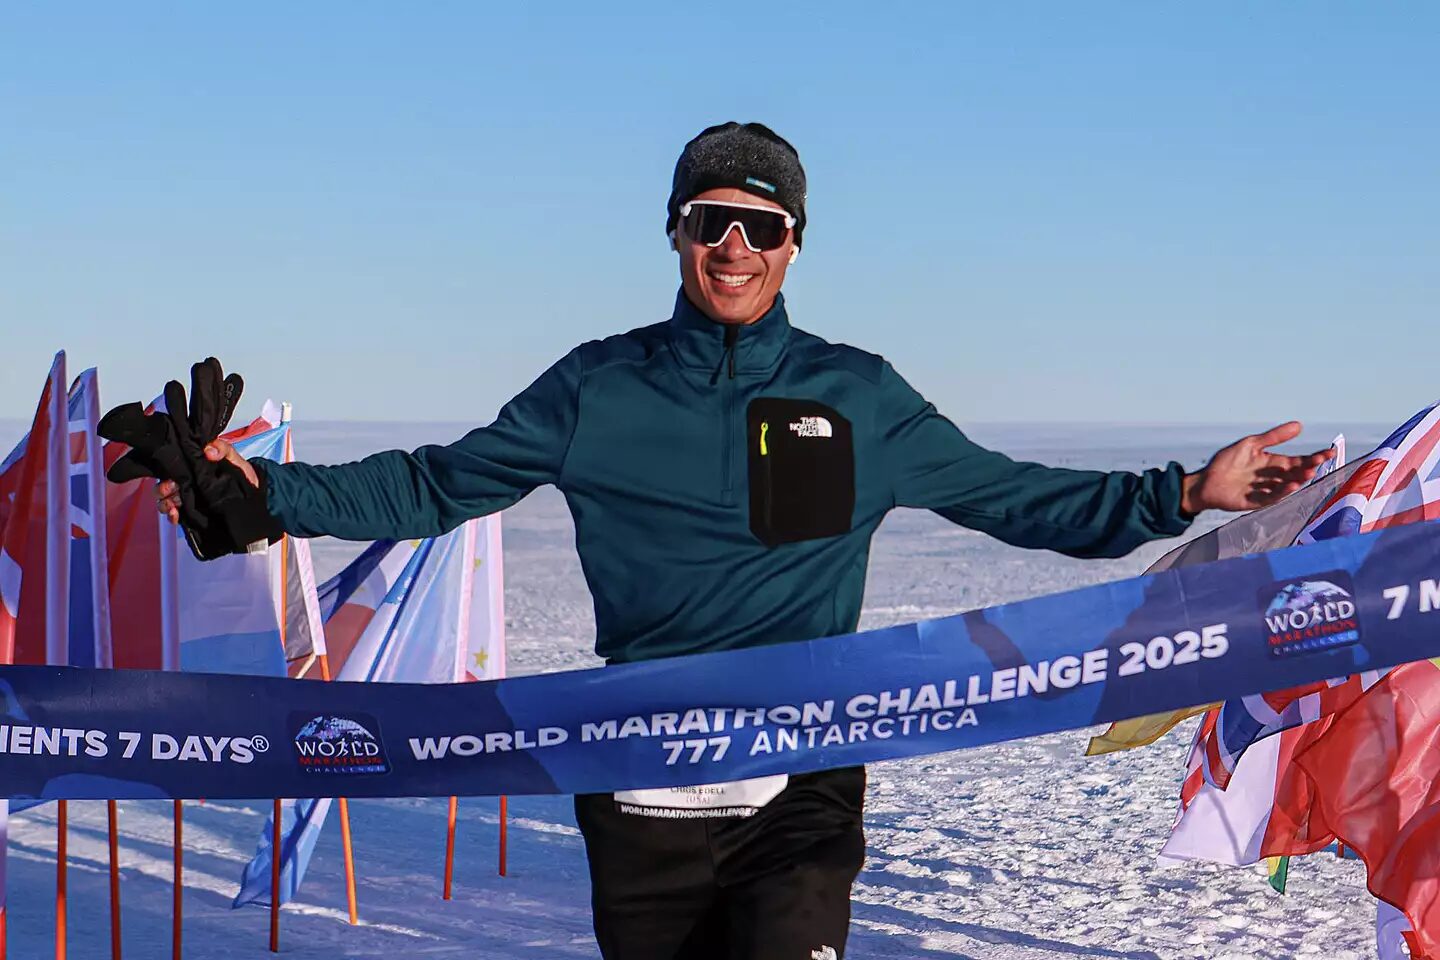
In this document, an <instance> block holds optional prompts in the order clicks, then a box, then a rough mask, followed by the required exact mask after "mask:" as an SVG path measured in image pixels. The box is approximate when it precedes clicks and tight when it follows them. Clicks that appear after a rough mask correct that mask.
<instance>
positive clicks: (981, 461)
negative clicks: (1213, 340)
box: [880, 364, 1325, 557]
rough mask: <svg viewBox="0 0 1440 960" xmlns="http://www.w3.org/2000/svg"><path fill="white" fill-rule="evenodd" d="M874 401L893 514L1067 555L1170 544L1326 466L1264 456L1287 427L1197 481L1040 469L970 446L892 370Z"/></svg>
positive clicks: (1231, 451) (1294, 428) (1165, 471)
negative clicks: (1218, 514) (1167, 540)
mask: <svg viewBox="0 0 1440 960" xmlns="http://www.w3.org/2000/svg"><path fill="white" fill-rule="evenodd" d="M881 398H882V399H881V404H880V416H881V417H882V423H881V428H882V431H883V432H882V436H883V443H884V447H885V452H886V461H887V467H888V472H889V475H890V480H891V489H892V492H893V496H894V502H895V504H896V505H897V506H908V507H922V508H928V509H931V510H934V511H935V512H936V513H939V514H940V515H941V516H943V517H945V518H946V519H948V520H951V521H954V522H955V523H959V524H962V525H963V526H966V527H970V528H972V529H975V530H980V531H982V532H984V533H988V534H990V535H991V536H994V537H996V538H997V539H1000V540H1003V541H1005V542H1006V543H1010V544H1014V545H1015V546H1020V547H1032V548H1042V549H1048V550H1055V551H1057V552H1060V553H1064V554H1068V555H1070V556H1075V557H1118V556H1123V555H1125V554H1127V553H1129V552H1130V551H1131V550H1133V549H1135V548H1136V547H1137V546H1139V545H1140V544H1142V543H1145V542H1146V541H1148V540H1153V539H1157V538H1160V537H1173V536H1178V535H1179V534H1181V533H1183V532H1184V531H1185V529H1186V527H1188V526H1189V524H1190V521H1191V520H1192V519H1193V518H1194V516H1195V514H1197V513H1199V512H1200V511H1201V510H1204V509H1209V508H1219V509H1228V510H1236V509H1251V508H1253V507H1256V506H1263V505H1264V504H1265V503H1267V502H1272V501H1273V500H1277V499H1279V498H1280V497H1281V496H1284V495H1285V494H1287V493H1289V492H1290V491H1292V490H1294V489H1295V488H1296V487H1298V486H1299V485H1300V484H1301V483H1303V482H1304V481H1305V480H1306V479H1308V478H1309V476H1310V475H1312V474H1313V473H1314V469H1315V466H1317V465H1318V464H1319V463H1320V462H1322V461H1323V460H1324V459H1325V454H1324V453H1318V454H1312V455H1310V456H1309V457H1300V458H1297V457H1280V456H1278V455H1276V454H1270V453H1267V452H1265V450H1264V447H1265V446H1268V445H1269V444H1271V443H1278V442H1282V441H1284V440H1287V439H1290V438H1291V437H1293V436H1295V435H1296V434H1298V432H1299V425H1298V424H1287V425H1285V426H1284V427H1277V428H1276V430H1273V431H1270V432H1269V433H1267V434H1262V435H1259V436H1257V437H1247V438H1245V439H1243V440H1241V441H1239V442H1237V443H1236V444H1233V445H1232V446H1230V447H1227V448H1226V449H1225V450H1222V451H1220V453H1218V454H1216V455H1215V457H1214V458H1212V461H1211V464H1210V466H1208V467H1207V468H1206V469H1205V470H1202V471H1200V472H1199V473H1196V474H1188V475H1187V474H1186V473H1185V471H1184V470H1183V469H1182V468H1181V466H1180V465H1179V464H1178V463H1171V464H1169V465H1168V466H1166V467H1164V468H1159V469H1152V470H1147V471H1145V472H1144V473H1139V474H1136V473H1126V472H1120V471H1116V472H1101V471H1095V470H1069V469H1062V468H1056V467H1046V466H1042V465H1040V464H1036V463H1022V462H1017V461H1015V460H1012V459H1010V458H1009V457H1007V456H1005V455H1004V454H1001V453H997V452H995V451H993V450H987V449H985V448H983V447H981V446H979V445H978V444H976V443H974V442H973V441H972V440H970V438H968V437H966V436H965V434H964V433H962V432H961V431H960V430H959V429H958V428H957V427H956V426H955V425H954V424H953V423H951V422H950V421H949V420H947V419H946V418H945V417H943V416H941V415H940V414H939V413H938V412H937V411H936V410H935V407H934V406H933V405H932V404H930V403H928V402H927V401H926V400H925V399H924V398H923V397H921V396H920V394H918V393H916V392H915V390H914V389H913V388H912V387H911V386H910V385H909V384H908V383H906V382H905V381H904V379H902V378H901V377H900V375H899V374H898V373H896V372H895V371H894V369H893V368H891V367H890V366H889V364H886V365H885V367H884V370H883V373H882V380H881Z"/></svg>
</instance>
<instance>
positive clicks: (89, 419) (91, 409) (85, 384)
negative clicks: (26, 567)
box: [67, 368, 114, 667]
mask: <svg viewBox="0 0 1440 960" xmlns="http://www.w3.org/2000/svg"><path fill="white" fill-rule="evenodd" d="M67 407H68V410H67V412H68V414H69V434H70V642H69V665H70V666H72V667H111V666H114V663H113V656H112V653H111V645H110V582H109V580H110V576H109V558H108V555H107V551H106V530H105V469H104V461H103V454H102V446H101V441H100V437H99V435H98V434H97V433H96V432H95V431H96V427H97V426H98V424H99V422H100V387H99V380H98V377H97V375H96V373H95V370H94V369H93V368H92V369H90V370H86V371H85V372H84V373H82V374H80V376H78V377H76V378H75V382H74V384H72V385H71V387H70V396H69V400H68V404H67Z"/></svg>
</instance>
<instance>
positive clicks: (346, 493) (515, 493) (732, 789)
mask: <svg viewBox="0 0 1440 960" xmlns="http://www.w3.org/2000/svg"><path fill="white" fill-rule="evenodd" d="M667 212H668V216H667V221H666V230H667V232H668V233H669V235H670V237H671V242H672V245H673V247H674V249H675V251H676V252H677V254H678V257H679V261H680V277H681V291H680V293H679V295H678V296H677V297H676V301H675V310H674V314H673V316H672V317H671V318H670V319H669V320H667V321H665V322H663V323H659V324H655V325H653V326H648V327H642V328H640V329H638V330H633V331H631V332H629V333H625V334H620V335H618V336H612V337H609V338H607V339H605V340H601V341H595V342H590V343H586V344H582V345H581V346H579V347H577V348H576V349H574V350H572V351H571V352H570V353H569V354H568V355H567V356H565V357H564V358H563V359H561V360H560V361H559V362H558V363H556V364H555V365H554V366H553V367H551V368H550V369H549V370H547V371H546V372H545V373H544V374H542V375H541V376H540V378H539V379H538V380H536V381H535V383H533V384H532V385H531V386H530V387H529V388H527V389H526V390H525V391H524V392H523V393H521V394H520V395H519V396H517V397H515V398H514V399H513V400H512V401H510V403H508V404H507V405H506V406H505V408H504V409H503V410H502V411H501V413H500V415H499V417H498V419H497V420H496V421H495V422H494V423H493V424H491V425H490V426H488V427H483V428H480V429H477V430H474V431H472V432H471V433H469V434H468V435H466V436H465V437H464V438H462V439H461V440H459V441H457V442H456V443H454V444H451V445H450V446H444V447H441V446H429V447H422V448H421V449H419V450H416V451H415V452H413V453H405V452H401V451H391V452H386V453H379V454H375V455H374V456H371V457H368V458H367V459H365V460H363V461H360V462H358V463H353V464H347V465H344V466H337V467H320V466H312V465H308V464H299V463H296V464H285V465H281V464H277V463H270V462H267V461H263V460H257V461H254V462H252V463H247V462H245V461H244V460H243V459H241V458H240V457H239V456H238V455H237V454H236V453H235V452H234V450H233V449H232V448H230V447H229V446H228V445H226V444H224V443H221V442H215V443H212V444H210V445H209V446H208V447H207V448H206V450H205V453H204V456H205V457H208V458H209V461H210V462H209V463H208V469H211V470H215V471H221V472H220V473H217V474H215V475H214V476H211V479H210V481H209V482H210V483H211V485H212V487H215V485H217V484H218V485H220V486H223V485H224V483H226V482H229V483H232V484H237V485H238V486H237V487H233V488H231V489H232V492H233V490H234V489H238V490H239V491H240V492H239V494H237V495H236V496H238V497H240V499H243V500H246V501H247V502H248V504H249V509H250V510H251V516H250V519H249V522H248V526H247V524H246V523H245V522H241V523H239V524H238V525H236V529H237V530H242V529H243V530H246V531H249V532H245V533H236V534H234V535H233V536H232V537H231V541H232V542H230V543H229V544H228V546H227V549H238V548H240V547H241V546H242V545H243V543H245V542H246V539H247V538H248V537H249V536H250V535H251V533H252V532H254V531H257V530H261V531H268V535H271V536H273V535H276V534H277V533H278V532H279V531H280V530H282V529H283V530H284V531H287V532H289V533H291V534H294V535H297V536H304V537H313V536H321V535H330V536H337V537H343V538H346V539H356V540H368V539H374V538H380V537H391V538H413V537H426V536H434V535H438V534H440V533H443V532H444V531H446V530H449V529H452V528H454V527H455V526H457V525H458V524H460V523H461V522H463V521H464V520H466V519H468V518H471V517H476V516H481V515H484V514H488V513H491V512H494V511H496V510H501V509H504V508H505V507H508V506H510V505H511V504H513V503H515V502H516V501H517V500H519V499H520V498H521V497H523V496H525V495H526V494H527V493H529V492H530V491H531V490H533V489H534V488H535V487H537V486H539V485H541V484H545V483H549V484H554V485H555V486H557V487H558V488H559V489H560V490H561V491H562V492H563V493H564V494H565V497H566V499H567V501H568V503H569V505H570V509H571V512H572V514H573V516H574V520H575V543H576V548H577V550H578V552H579V554H580V559H581V562H582V566H583V568H584V572H585V577H586V580H587V582H588V584H589V587H590V590H591V593H592V594H593V596H594V601H595V621H596V634H597V636H596V651H597V653H599V654H600V655H601V656H603V657H605V658H606V659H607V660H608V661H610V662H612V663H615V662H625V661H631V660H640V659H645V658H651V657H666V656H674V655H677V654H688V653H699V652H703V651H712V650H725V649H732V648H737V647H748V646H755V645H760V644H768V643H783V642H787V641H794V640H805V639H810V638H813V637H823V636H830V635H836V634H843V633H847V632H851V631H853V630H854V629H855V628H856V625H857V622H858V620H859V616H860V604H861V596H862V591H863V588H864V583H865V571H866V562H867V558H868V550H869V544H870V538H871V535H872V534H873V533H874V532H875V529H876V527H877V526H879V524H880V521H881V520H882V519H883V518H884V516H885V514H886V513H887V512H888V511H889V510H890V509H891V508H892V507H896V506H910V507H926V508H929V509H932V510H935V511H936V512H938V513H940V514H941V515H942V516H944V517H946V518H948V519H950V520H952V521H954V522H956V523H960V524H964V525H965V526H968V527H971V528H974V529H977V530H981V531H984V532H986V533H989V534H991V535H993V536H995V537H997V538H999V539H1001V540H1004V541H1006V542H1008V543H1012V544H1016V545H1019V546H1023V547H1035V548H1046V549H1050V550H1057V551H1060V552H1063V553H1066V554H1070V555H1072V556H1078V557H1113V556H1120V555H1122V554H1125V553H1128V552H1129V551H1130V550H1132V549H1133V548H1134V547H1136V546H1137V545H1139V544H1141V543H1143V542H1145V541H1147V540H1151V539H1154V538H1157V537H1171V536H1175V535H1177V534H1179V533H1181V532H1183V531H1184V530H1185V529H1186V527H1187V526H1188V524H1189V523H1190V520H1191V519H1192V518H1193V517H1194V515H1195V514H1197V513H1199V512H1200V511H1201V510H1204V509H1207V508H1219V509H1224V510H1242V509H1249V508H1252V507H1256V506H1260V505H1263V504H1266V503H1269V502H1272V501H1274V500H1277V499H1279V498H1280V497H1281V496H1284V495H1285V494H1287V493H1289V492H1290V491H1292V490H1294V489H1296V488H1297V487H1298V486H1299V485H1300V484H1301V483H1303V482H1304V481H1305V480H1306V479H1308V478H1309V476H1310V475H1311V474H1312V472H1313V471H1314V469H1315V467H1316V466H1317V465H1318V464H1319V463H1320V462H1322V461H1323V459H1324V458H1325V454H1323V453H1321V454H1313V455H1310V456H1307V457H1285V456H1279V455H1276V454H1271V453H1268V452H1266V449H1265V448H1266V447H1268V446H1270V445H1272V444H1275V443H1279V442H1282V441H1285V440H1289V439H1291V438H1292V437H1294V436H1296V435H1297V434H1298V432H1299V424H1296V423H1290V424H1286V425H1283V426H1280V427H1276V428H1275V429H1274V430H1271V431H1269V432H1268V433H1265V434H1261V435H1258V436H1253V437H1247V438H1244V439H1242V440H1240V441H1238V442H1237V443H1235V444H1234V445H1232V446H1230V447H1227V448H1226V449H1224V450H1222V451H1220V452H1219V453H1217V454H1216V455H1215V457H1214V458H1213V459H1212V460H1211V462H1210V464H1209V465H1208V466H1207V467H1206V468H1205V469H1203V470H1201V471H1200V472H1198V473H1192V474H1187V473H1185V472H1184V471H1183V470H1182V469H1181V467H1180V466H1179V465H1178V464H1174V463H1172V464H1170V465H1169V466H1168V467H1166V468H1164V469H1155V470H1150V471H1147V472H1146V473H1144V474H1141V475H1135V474H1130V473H1108V474H1107V473H1098V472H1089V471H1073V470H1059V469H1050V468H1047V467H1043V466H1040V465H1036V464H1027V463H1016V462H1014V461H1012V460H1010V459H1008V458H1007V457H1005V456H1003V455H1001V454H999V453H994V452H991V451H989V450H985V449H982V448H981V447H979V446H977V445H976V444H974V443H972V442H971V441H970V440H969V439H967V438H966V437H965V435H964V434H963V433H961V432H960V431H959V430H958V429H956V427H955V426H954V425H953V424H952V423H951V422H950V421H948V420H946V419H945V418H944V417H942V416H941V415H940V414H939V413H937V412H936V411H935V409H934V407H932V406H931V405H930V404H929V403H927V402H926V401H925V400H924V399H923V398H922V397H921V396H920V395H919V394H918V393H916V392H915V391H914V390H913V389H911V388H910V386H909V385H908V384H906V382H905V381H904V380H903V379H901V377H900V375H899V374H897V373H896V372H895V370H894V369H893V368H892V367H891V366H890V365H889V364H888V363H887V362H886V361H885V360H884V359H882V358H881V357H878V356H876V355H874V354H870V353H865V352H864V351H861V350H858V349H855V348H853V347H848V346H842V345H838V344H831V343H827V342H826V341H824V340H822V339H820V338H819V337H816V336H813V335H811V334H809V333H804V332H802V331H800V330H798V329H795V328H792V327H791V326H790V322H789V319H788V317H787V315H786V311H785V303H784V299H783V297H782V296H781V294H780V288H781V286H782V284H783V283H784V280H785V273H786V270H787V269H788V268H789V266H790V265H791V264H792V263H794V261H795V258H796V256H797V255H798V254H799V252H800V245H801V241H802V237H803V234H804V231H805V227H806V220H805V174H804V171H803V169H802V168H801V165H800V161H799V157H798V156H797V154H796V152H795V150H794V148H792V147H791V146H790V144H789V143H787V142H786V141H785V140H783V139H782V138H780V137H779V136H777V135H776V134H775V133H774V132H773V131H771V130H769V129H768V128H766V127H764V126H761V125H759V124H743V125H742V124H736V123H727V124H723V125H721V126H716V127H711V128H709V129H707V130H705V131H703V132H702V133H701V134H700V135H699V136H697V137H696V138H695V139H693V140H692V141H690V143H689V144H687V145H686V147H685V149H684V152H683V153H682V154H681V156H680V160H679V163H678V164H677V165H676V168H675V175H674V182H673V189H672V192H671V195H670V201H669V205H668V211H667ZM217 375H218V374H217ZM208 439H209V438H202V442H203V440H208ZM203 468H207V464H201V466H200V467H197V468H195V469H196V470H197V471H198V472H197V473H196V476H197V477H198V476H200V475H201V474H203V473H204V469H203ZM242 476H243V478H244V479H243V481H242V480H238V479H236V478H239V477H242ZM217 478H218V479H217ZM227 478H228V479H227ZM196 483H197V485H198V488H199V489H200V492H199V494H198V495H197V494H196V493H195V492H194V490H189V489H187V488H186V487H185V485H184V484H183V483H182V484H180V485H177V484H176V483H174V482H169V481H167V482H166V483H164V484H162V485H161V487H160V488H159V495H160V504H159V505H160V509H161V510H162V511H163V512H166V513H168V514H169V515H170V516H171V518H172V519H177V520H183V519H185V517H187V516H188V517H191V518H192V519H193V517H195V516H200V517H201V518H202V520H203V518H204V516H205V515H206V510H207V507H206V498H207V497H209V496H210V495H209V494H207V493H206V492H205V488H204V484H200V483H199V481H198V480H197V481H196ZM216 488H217V489H218V487H216ZM187 496H188V498H189V499H188V500H187V499H186V498H187ZM197 497H198V499H197ZM221 499H223V498H221ZM232 501H234V498H233V497H232V498H231V500H230V501H227V502H229V503H230V504H231V507H233V506H234V502H232ZM232 512H233V511H232ZM240 512H241V513H243V512H244V511H243V510H242V511H240ZM227 522H228V521H227ZM210 535H211V536H212V538H213V536H214V532H213V530H212V532H211V534H210ZM864 783H865V775H864V771H863V770H862V769H858V768H857V769H846V770H832V771H827V772H822V773H815V774H808V775H804V776H795V777H791V778H788V780H787V778H785V777H767V778H762V779H760V780H755V781H748V782H745V783H738V784H720V785H712V786H709V787H704V788H694V789H689V790H676V791H636V792H630V793H624V794H617V795H615V796H610V795H596V796H581V797H577V798H576V802H575V807H576V817H577V819H578V821H579V824H580V827H581V830H582V832H583V833H584V836H585V842H586V849H587V852H588V856H589V860H590V870H591V879H592V889H593V904H594V913H595V932H596V937H597V939H598V940H599V943H600V949H601V952H602V953H603V954H604V956H605V957H607V958H612V960H613V958H620V960H650V958H654V960H660V958H677V960H695V958H701V957H732V958H763V960H769V958H776V960H781V958H793V960H806V958H811V957H815V958H820V960H830V958H839V957H841V956H842V955H843V952H844V947H845V939H846V932H847V927H848V923H849V894H850V886H851V883H852V881H853V880H854V878H855V876H856V874H857V873H858V871H859V869H860V866H861V864H862V861H863V859H864V854H865V844H864V837H863V834H862V831H861V810H862V804H863V795H864Z"/></svg>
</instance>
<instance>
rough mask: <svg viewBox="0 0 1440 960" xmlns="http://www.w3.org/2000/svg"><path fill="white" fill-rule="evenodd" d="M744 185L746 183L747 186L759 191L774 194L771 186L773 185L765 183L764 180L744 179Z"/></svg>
mask: <svg viewBox="0 0 1440 960" xmlns="http://www.w3.org/2000/svg"><path fill="white" fill-rule="evenodd" d="M745 183H746V184H747V185H748V186H752V187H759V188H760V189H761V190H765V191H768V192H770V193H774V192H775V184H773V183H766V182H765V181H764V180H756V179H755V178H754V177H746V178H745Z"/></svg>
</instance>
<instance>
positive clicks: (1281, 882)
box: [1265, 857, 1290, 893]
mask: <svg viewBox="0 0 1440 960" xmlns="http://www.w3.org/2000/svg"><path fill="white" fill-rule="evenodd" d="M1265 872H1266V874H1267V875H1268V879H1269V881H1270V886H1271V887H1272V888H1274V890H1275V892H1276V893H1284V892H1285V883H1286V882H1287V881H1288V880H1289V879H1290V858H1289V857H1266V858H1265Z"/></svg>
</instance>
